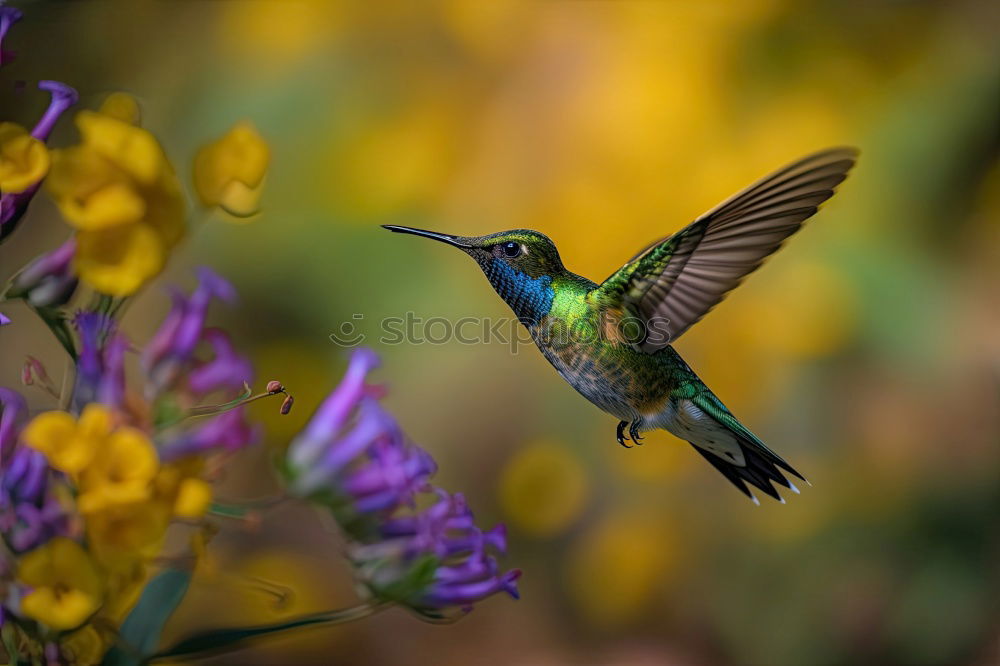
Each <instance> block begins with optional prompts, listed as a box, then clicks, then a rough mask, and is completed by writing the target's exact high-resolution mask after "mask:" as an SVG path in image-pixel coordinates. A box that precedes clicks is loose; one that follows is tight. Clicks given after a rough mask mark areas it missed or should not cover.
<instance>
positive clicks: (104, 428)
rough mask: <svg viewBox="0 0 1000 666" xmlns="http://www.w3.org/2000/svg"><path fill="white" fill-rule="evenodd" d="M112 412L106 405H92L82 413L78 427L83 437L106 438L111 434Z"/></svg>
mask: <svg viewBox="0 0 1000 666" xmlns="http://www.w3.org/2000/svg"><path fill="white" fill-rule="evenodd" d="M111 425H112V422H111V410H110V409H108V408H107V407H105V406H104V405H99V404H97V403H94V402H92V403H90V404H88V405H87V406H86V407H84V408H83V411H82V412H81V413H80V420H79V422H78V424H77V426H78V427H79V429H80V435H81V436H82V437H93V438H104V437H107V436H108V435H109V434H110V433H111Z"/></svg>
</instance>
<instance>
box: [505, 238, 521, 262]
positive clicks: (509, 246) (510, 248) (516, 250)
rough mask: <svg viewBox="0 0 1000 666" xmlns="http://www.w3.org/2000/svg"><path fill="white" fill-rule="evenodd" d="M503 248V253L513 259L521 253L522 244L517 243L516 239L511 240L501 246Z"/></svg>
mask: <svg viewBox="0 0 1000 666" xmlns="http://www.w3.org/2000/svg"><path fill="white" fill-rule="evenodd" d="M500 249H501V250H503V255H504V256H505V257H508V258H509V259H513V258H514V257H517V256H519V255H520V254H521V244H520V243H515V242H514V241H509V242H507V243H504V244H503V245H501V246H500Z"/></svg>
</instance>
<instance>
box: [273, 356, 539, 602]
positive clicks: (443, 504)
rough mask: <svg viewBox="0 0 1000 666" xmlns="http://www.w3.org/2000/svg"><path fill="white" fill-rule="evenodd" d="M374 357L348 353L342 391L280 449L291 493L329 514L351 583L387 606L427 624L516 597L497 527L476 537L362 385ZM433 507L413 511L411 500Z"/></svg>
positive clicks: (467, 514) (427, 461)
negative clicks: (502, 561)
mask: <svg viewBox="0 0 1000 666" xmlns="http://www.w3.org/2000/svg"><path fill="white" fill-rule="evenodd" d="M377 365H378V357H376V356H375V354H374V353H373V352H371V351H369V350H367V349H359V350H357V351H355V352H354V353H353V354H352V356H351V360H350V363H349V365H348V369H347V373H346V374H345V376H344V379H343V381H342V382H341V384H340V385H339V386H338V387H337V388H336V390H334V391H333V393H331V394H330V396H329V397H328V398H327V399H326V400H325V401H323V403H322V404H321V405H320V407H319V409H317V410H316V413H315V414H314V416H313V418H312V419H311V420H310V422H309V424H308V425H307V426H306V428H305V430H304V431H303V432H302V433H301V434H300V435H299V436H298V437H296V438H295V439H294V440H293V441H292V444H291V446H290V447H289V450H288V456H287V461H286V472H287V475H288V480H289V490H290V492H291V493H292V494H294V495H297V496H300V497H309V498H312V499H314V500H317V501H319V502H322V503H324V504H326V505H327V506H329V508H330V509H331V511H332V512H333V515H334V517H335V518H336V519H337V521H338V522H339V523H340V525H341V527H342V528H343V529H344V530H345V532H346V533H347V535H348V537H350V538H351V540H352V543H351V545H350V548H349V551H350V556H351V560H352V562H353V563H354V565H355V568H356V571H357V575H358V577H359V579H360V580H361V582H362V583H364V584H365V586H366V587H367V588H368V590H369V591H370V592H371V593H372V594H373V595H374V596H375V597H376V598H379V599H381V600H385V601H393V602H397V603H401V604H404V605H406V606H408V607H409V608H411V609H412V610H414V611H416V612H417V613H419V614H420V615H422V616H424V617H426V618H429V619H440V618H441V617H443V615H442V613H444V612H446V611H448V610H451V609H454V608H462V609H465V610H468V609H469V607H471V604H473V603H474V602H476V601H480V600H482V599H485V598H486V597H488V596H491V595H493V594H495V593H497V592H501V591H505V592H507V593H509V594H510V595H511V596H513V597H515V598H517V595H518V593H517V586H516V580H517V578H518V577H519V576H520V572H519V571H516V570H515V571H509V572H507V573H501V572H500V569H499V565H498V564H497V561H496V557H495V556H494V555H493V553H503V552H504V551H505V550H506V546H507V543H506V532H505V530H504V528H503V526H502V525H498V526H497V527H495V528H493V529H491V530H488V531H486V532H484V531H482V530H480V529H479V528H478V527H477V526H476V524H475V521H474V519H473V515H472V512H471V511H470V510H469V508H468V505H467V504H466V502H465V498H464V497H463V496H462V495H451V494H449V493H447V492H445V491H444V490H441V489H440V488H434V487H433V486H431V485H430V481H429V479H430V477H431V476H432V475H433V474H434V472H435V471H436V469H437V465H436V464H435V463H434V460H433V459H432V458H431V456H430V455H429V454H428V453H427V452H426V451H424V450H423V449H421V448H420V447H418V446H415V445H414V444H412V443H411V442H409V440H408V439H407V438H406V436H405V435H404V434H403V432H402V431H401V429H400V428H399V425H398V424H397V423H396V422H395V420H393V418H392V417H391V416H390V415H389V414H388V413H387V412H386V411H385V410H383V409H382V408H381V406H380V405H379V404H378V401H377V399H376V397H375V393H376V391H375V390H374V387H371V386H369V385H367V384H366V383H365V379H366V376H367V374H368V372H369V371H371V370H372V369H373V368H375V367H376V366H377ZM422 493H423V494H426V493H433V494H435V495H436V496H437V501H436V502H434V503H432V504H431V505H430V506H428V507H426V508H425V509H423V510H420V511H418V510H417V509H416V507H417V506H418V497H419V496H420V495H421V494H422Z"/></svg>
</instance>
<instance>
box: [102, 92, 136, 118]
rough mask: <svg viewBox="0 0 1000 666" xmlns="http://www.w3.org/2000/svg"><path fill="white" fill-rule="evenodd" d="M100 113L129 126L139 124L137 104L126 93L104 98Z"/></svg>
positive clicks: (133, 98) (113, 94) (117, 93)
mask: <svg viewBox="0 0 1000 666" xmlns="http://www.w3.org/2000/svg"><path fill="white" fill-rule="evenodd" d="M100 113H102V114H104V115H105V116H111V117H112V118H115V119H116V120H120V121H122V122H124V123H128V124H129V125H138V124H139V103H138V102H136V101H135V97H132V95H129V94H128V93H123V92H115V93H111V94H110V95H108V96H107V97H106V98H104V102H103V103H102V104H101V108H100Z"/></svg>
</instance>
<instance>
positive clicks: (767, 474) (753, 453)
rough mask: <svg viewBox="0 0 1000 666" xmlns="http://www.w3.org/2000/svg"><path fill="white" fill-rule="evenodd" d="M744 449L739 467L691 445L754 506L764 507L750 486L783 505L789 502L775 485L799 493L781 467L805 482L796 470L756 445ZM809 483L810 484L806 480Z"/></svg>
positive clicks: (693, 444) (742, 448)
mask: <svg viewBox="0 0 1000 666" xmlns="http://www.w3.org/2000/svg"><path fill="white" fill-rule="evenodd" d="M739 444H740V449H741V451H742V452H743V460H744V463H745V464H743V465H736V464H734V463H731V462H729V461H727V460H725V459H723V458H720V457H719V456H717V455H715V454H714V453H712V452H711V451H706V450H705V449H703V448H701V447H700V446H698V445H697V444H695V443H694V442H691V446H693V447H694V449H695V451H697V452H698V453H700V454H701V455H702V456H704V458H705V460H707V461H708V462H710V463H712V466H713V467H714V468H715V469H717V470H719V471H720V472H721V473H722V475H723V476H724V477H726V478H727V479H729V481H730V483H732V484H733V485H734V486H736V487H737V488H738V489H739V490H740V492H742V493H743V494H744V495H746V496H747V497H749V498H750V499H751V500H753V502H754V504H760V501H759V500H758V499H757V497H756V496H755V495H754V494H753V491H751V490H750V489H749V488H747V486H746V484H747V483H749V484H750V485H751V486H753V487H755V488H759V489H760V490H762V491H763V492H764V493H765V494H766V495H768V496H770V497H773V498H774V499H776V500H778V501H779V502H781V503H782V504H784V503H785V500H784V498H782V497H781V495H779V494H778V491H777V490H775V489H774V486H773V485H771V482H772V481H773V482H774V483H777V484H778V485H780V486H784V487H785V488H788V489H789V490H791V491H792V492H794V493H798V492H799V489H798V488H796V487H795V484H794V483H792V482H791V481H789V480H788V479H787V478H785V476H784V474H782V470H781V469H779V467H781V468H782V469H784V470H785V471H786V472H789V473H790V474H794V475H795V476H797V477H799V478H800V479H802V480H803V481H805V479H804V478H803V477H802V476H801V475H800V474H799V473H798V472H796V471H795V470H794V469H792V467H791V466H790V465H789V464H788V463H786V462H785V461H783V460H781V459H780V458H779V459H778V460H773V459H772V458H771V457H770V456H767V455H765V454H764V453H762V452H761V451H760V450H759V449H757V448H756V447H754V446H752V445H751V446H747V445H746V444H744V442H742V441H740V442H739ZM775 457H776V456H775ZM806 483H808V481H806Z"/></svg>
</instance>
